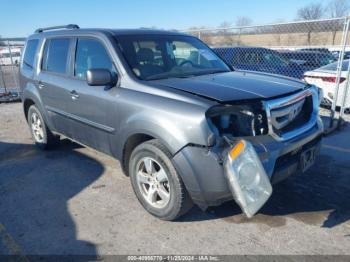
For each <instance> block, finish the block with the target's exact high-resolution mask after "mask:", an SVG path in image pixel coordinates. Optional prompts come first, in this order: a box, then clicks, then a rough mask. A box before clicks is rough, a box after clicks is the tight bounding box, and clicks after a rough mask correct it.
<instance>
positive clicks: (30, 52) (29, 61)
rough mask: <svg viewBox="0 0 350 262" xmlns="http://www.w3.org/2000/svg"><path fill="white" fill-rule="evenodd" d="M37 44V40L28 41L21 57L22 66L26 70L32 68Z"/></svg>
mask: <svg viewBox="0 0 350 262" xmlns="http://www.w3.org/2000/svg"><path fill="white" fill-rule="evenodd" d="M38 43H39V40H38V39H33V40H29V41H28V42H27V46H26V49H25V53H24V57H23V65H24V67H26V68H27V69H33V68H34V61H35V54H36V50H37V48H38Z"/></svg>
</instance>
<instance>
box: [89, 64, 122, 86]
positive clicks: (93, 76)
mask: <svg viewBox="0 0 350 262" xmlns="http://www.w3.org/2000/svg"><path fill="white" fill-rule="evenodd" d="M86 80H87V83H88V85H90V86H109V87H112V86H114V85H115V84H116V83H117V81H118V77H117V75H116V74H114V73H112V72H111V71H110V70H108V69H102V68H95V69H89V70H88V71H87V72H86Z"/></svg>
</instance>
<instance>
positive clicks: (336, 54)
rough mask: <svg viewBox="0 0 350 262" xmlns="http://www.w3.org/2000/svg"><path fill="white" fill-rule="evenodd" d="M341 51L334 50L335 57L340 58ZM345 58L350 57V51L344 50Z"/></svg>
mask: <svg viewBox="0 0 350 262" xmlns="http://www.w3.org/2000/svg"><path fill="white" fill-rule="evenodd" d="M339 53H340V51H332V55H333V57H334V58H335V59H336V60H338V59H339ZM344 59H350V51H345V52H344Z"/></svg>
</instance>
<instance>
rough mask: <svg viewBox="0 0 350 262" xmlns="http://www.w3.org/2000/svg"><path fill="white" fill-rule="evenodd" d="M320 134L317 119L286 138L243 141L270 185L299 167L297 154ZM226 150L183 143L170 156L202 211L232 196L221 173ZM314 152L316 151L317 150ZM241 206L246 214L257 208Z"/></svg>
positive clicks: (314, 144) (316, 141)
mask: <svg viewBox="0 0 350 262" xmlns="http://www.w3.org/2000/svg"><path fill="white" fill-rule="evenodd" d="M322 133H323V124H322V120H321V119H320V118H318V119H317V123H316V125H315V126H314V127H313V128H311V129H310V130H308V131H307V132H304V133H302V134H300V135H298V136H297V137H294V138H293V139H290V140H286V141H278V140H276V139H274V138H273V137H272V136H270V135H265V136H255V137H250V138H248V139H247V140H248V141H249V143H251V144H252V145H253V147H254V149H255V151H256V153H257V155H258V156H259V159H260V161H261V164H262V166H263V167H264V170H265V172H266V175H267V177H268V178H269V180H270V181H271V183H272V184H273V183H277V182H279V181H281V180H283V179H285V178H286V177H288V176H289V175H291V174H293V173H296V172H297V171H298V170H301V165H300V161H301V160H300V159H301V155H302V154H303V152H305V151H306V150H308V149H310V148H317V149H318V148H319V147H320V143H321V137H322ZM229 150H230V147H229V146H226V147H221V146H214V147H212V148H206V147H198V146H187V147H185V148H183V149H182V150H181V151H179V152H178V153H177V154H176V155H175V156H174V158H173V162H174V164H175V166H176V169H177V170H178V172H179V173H180V175H181V177H182V179H183V182H184V184H185V186H186V188H187V190H188V192H189V193H190V195H191V197H192V200H193V201H194V203H196V204H197V205H198V206H199V207H200V208H202V209H204V210H205V209H206V208H208V207H209V206H216V205H220V204H221V203H223V202H225V201H228V200H231V199H233V198H234V194H232V191H231V189H230V183H228V180H227V177H226V175H225V172H226V170H227V167H225V158H224V157H223V156H225V154H227V152H228V151H229ZM314 152H316V153H317V152H318V150H314ZM225 168H226V169H225ZM226 174H227V173H226ZM262 200H263V199H262ZM264 201H265V200H264ZM264 201H261V203H262V204H263V202H264ZM236 202H237V199H236ZM241 207H242V209H243V211H244V212H245V214H246V215H247V216H251V215H253V213H255V212H256V211H257V210H250V211H249V210H248V209H245V210H244V208H243V206H242V205H241Z"/></svg>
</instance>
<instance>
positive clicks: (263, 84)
mask: <svg viewBox="0 0 350 262" xmlns="http://www.w3.org/2000/svg"><path fill="white" fill-rule="evenodd" d="M151 82H154V83H155V84H157V85H161V86H167V87H170V88H174V89H178V90H182V91H185V92H189V93H192V94H196V95H200V96H204V97H207V98H210V99H213V100H217V101H220V102H224V101H235V100H245V99H257V98H265V99H266V98H272V97H276V96H281V95H285V94H288V93H293V92H296V91H298V90H301V89H303V88H305V85H306V84H305V83H304V82H302V81H299V80H297V79H294V78H289V77H283V76H277V75H270V74H265V73H258V72H256V73H255V72H254V73H253V72H248V71H234V72H227V73H219V74H211V75H203V76H194V77H188V78H169V79H161V80H153V81H151Z"/></svg>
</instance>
